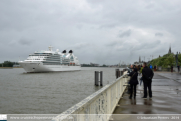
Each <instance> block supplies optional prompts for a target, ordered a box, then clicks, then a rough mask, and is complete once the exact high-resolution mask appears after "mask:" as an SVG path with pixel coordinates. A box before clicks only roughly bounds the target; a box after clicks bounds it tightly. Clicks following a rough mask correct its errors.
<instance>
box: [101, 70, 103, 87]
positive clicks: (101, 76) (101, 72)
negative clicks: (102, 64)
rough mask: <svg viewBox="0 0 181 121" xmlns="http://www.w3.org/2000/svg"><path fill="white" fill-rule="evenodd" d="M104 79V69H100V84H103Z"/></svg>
mask: <svg viewBox="0 0 181 121" xmlns="http://www.w3.org/2000/svg"><path fill="white" fill-rule="evenodd" d="M102 79H103V75H102V71H100V86H103V82H102Z"/></svg>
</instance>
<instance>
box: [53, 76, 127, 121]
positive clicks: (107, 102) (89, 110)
mask: <svg viewBox="0 0 181 121" xmlns="http://www.w3.org/2000/svg"><path fill="white" fill-rule="evenodd" d="M128 80H129V77H128V75H127V74H124V75H123V76H121V77H119V78H117V79H116V81H114V82H111V83H110V84H107V85H105V86H104V87H103V88H101V89H100V90H98V91H97V92H95V93H93V94H92V95H90V96H88V97H87V98H85V99H84V100H82V101H81V102H79V103H78V104H76V105H74V106H73V107H71V108H69V109H68V110H66V111H65V112H63V113H61V114H60V115H58V116H56V117H55V118H53V121H69V120H70V119H71V121H99V120H101V121H102V120H104V121H106V120H109V119H110V118H111V115H112V113H113V111H114V109H115V107H116V105H117V104H118V101H119V100H120V98H121V97H122V95H123V93H124V91H125V89H126V86H127V84H128V83H127V82H128Z"/></svg>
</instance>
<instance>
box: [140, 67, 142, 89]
mask: <svg viewBox="0 0 181 121" xmlns="http://www.w3.org/2000/svg"><path fill="white" fill-rule="evenodd" d="M142 70H143V66H142V65H141V68H140V74H142ZM142 76H143V75H142ZM142 76H141V78H140V86H141V83H142V81H143V77H142Z"/></svg>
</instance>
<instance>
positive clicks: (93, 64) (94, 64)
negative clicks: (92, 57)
mask: <svg viewBox="0 0 181 121" xmlns="http://www.w3.org/2000/svg"><path fill="white" fill-rule="evenodd" d="M90 65H91V66H99V64H96V63H90Z"/></svg>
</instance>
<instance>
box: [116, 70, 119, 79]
mask: <svg viewBox="0 0 181 121" xmlns="http://www.w3.org/2000/svg"><path fill="white" fill-rule="evenodd" d="M117 78H119V71H116V79H117Z"/></svg>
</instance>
